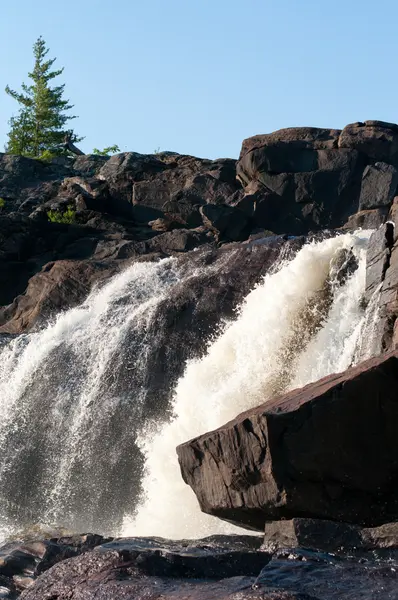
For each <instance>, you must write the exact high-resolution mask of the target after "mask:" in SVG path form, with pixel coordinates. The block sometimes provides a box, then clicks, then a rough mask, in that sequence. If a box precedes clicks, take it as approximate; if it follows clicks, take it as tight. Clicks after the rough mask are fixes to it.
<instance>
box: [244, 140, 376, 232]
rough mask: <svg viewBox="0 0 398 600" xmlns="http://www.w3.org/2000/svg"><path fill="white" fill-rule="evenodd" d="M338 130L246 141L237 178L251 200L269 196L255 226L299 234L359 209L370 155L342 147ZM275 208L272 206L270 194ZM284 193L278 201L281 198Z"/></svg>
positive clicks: (330, 224)
mask: <svg viewBox="0 0 398 600" xmlns="http://www.w3.org/2000/svg"><path fill="white" fill-rule="evenodd" d="M339 134H340V132H339V131H336V130H325V129H316V128H291V129H286V130H280V131H276V132H275V133H272V134H268V135H263V136H255V137H253V138H249V139H248V140H245V141H244V142H243V146H242V151H241V155H240V159H239V162H238V164H237V177H238V179H239V180H240V181H241V182H242V185H243V186H244V190H245V197H244V198H243V199H242V200H241V202H243V203H244V204H245V206H246V205H247V203H248V200H247V198H249V199H251V198H252V196H253V191H255V195H256V199H255V201H256V204H257V203H258V202H260V203H261V196H263V197H264V199H266V200H265V204H266V205H267V210H266V211H265V212H264V211H263V210H262V211H261V214H262V218H261V220H259V216H258V215H257V216H256V218H255V221H256V225H257V226H261V227H265V228H267V229H270V230H272V231H275V232H277V233H281V232H288V233H292V234H300V233H304V232H308V231H311V230H319V229H322V228H328V227H338V226H342V225H343V224H344V222H345V221H346V220H347V219H348V217H349V215H350V214H352V213H354V212H356V210H357V208H358V197H359V192H360V186H361V178H362V172H363V169H364V166H365V165H366V160H367V159H366V157H365V155H364V154H362V153H360V152H358V151H357V150H356V149H351V148H340V149H339V148H338V139H339ZM270 194H272V195H273V197H272V208H271V209H269V208H268V205H269V195H270ZM275 196H277V197H279V202H278V201H277V198H275Z"/></svg>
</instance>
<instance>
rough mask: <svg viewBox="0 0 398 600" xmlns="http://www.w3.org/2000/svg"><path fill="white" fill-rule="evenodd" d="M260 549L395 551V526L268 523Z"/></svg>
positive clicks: (397, 538) (300, 520)
mask: <svg viewBox="0 0 398 600" xmlns="http://www.w3.org/2000/svg"><path fill="white" fill-rule="evenodd" d="M263 548H264V550H267V551H271V550H275V549H280V548H312V549H315V550H323V551H326V552H341V551H351V552H352V551H357V550H362V551H369V550H377V549H386V548H391V549H398V522H395V523H385V524H384V525H380V526H379V527H360V526H358V525H350V524H348V523H338V522H337V521H325V520H321V519H305V518H296V519H290V520H284V521H267V522H266V523H265V535H264V544H263Z"/></svg>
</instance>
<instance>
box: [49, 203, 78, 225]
mask: <svg viewBox="0 0 398 600" xmlns="http://www.w3.org/2000/svg"><path fill="white" fill-rule="evenodd" d="M47 217H48V220H49V221H50V222H51V223H64V224H65V225H71V224H72V223H75V221H76V211H75V210H74V208H73V206H71V205H69V206H68V207H67V209H66V210H65V211H64V212H61V211H60V210H49V211H48V213H47Z"/></svg>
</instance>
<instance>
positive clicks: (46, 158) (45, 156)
mask: <svg viewBox="0 0 398 600" xmlns="http://www.w3.org/2000/svg"><path fill="white" fill-rule="evenodd" d="M56 156H57V154H55V153H54V152H52V151H51V150H44V152H42V153H41V154H40V156H39V160H42V161H43V162H51V161H52V160H53V158H55V157H56Z"/></svg>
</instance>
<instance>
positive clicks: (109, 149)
mask: <svg viewBox="0 0 398 600" xmlns="http://www.w3.org/2000/svg"><path fill="white" fill-rule="evenodd" d="M118 152H120V148H119V146H118V145H117V144H115V145H114V146H107V147H106V148H104V149H103V150H99V149H98V148H94V150H93V154H97V155H99V156H110V155H111V154H117V153H118Z"/></svg>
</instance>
